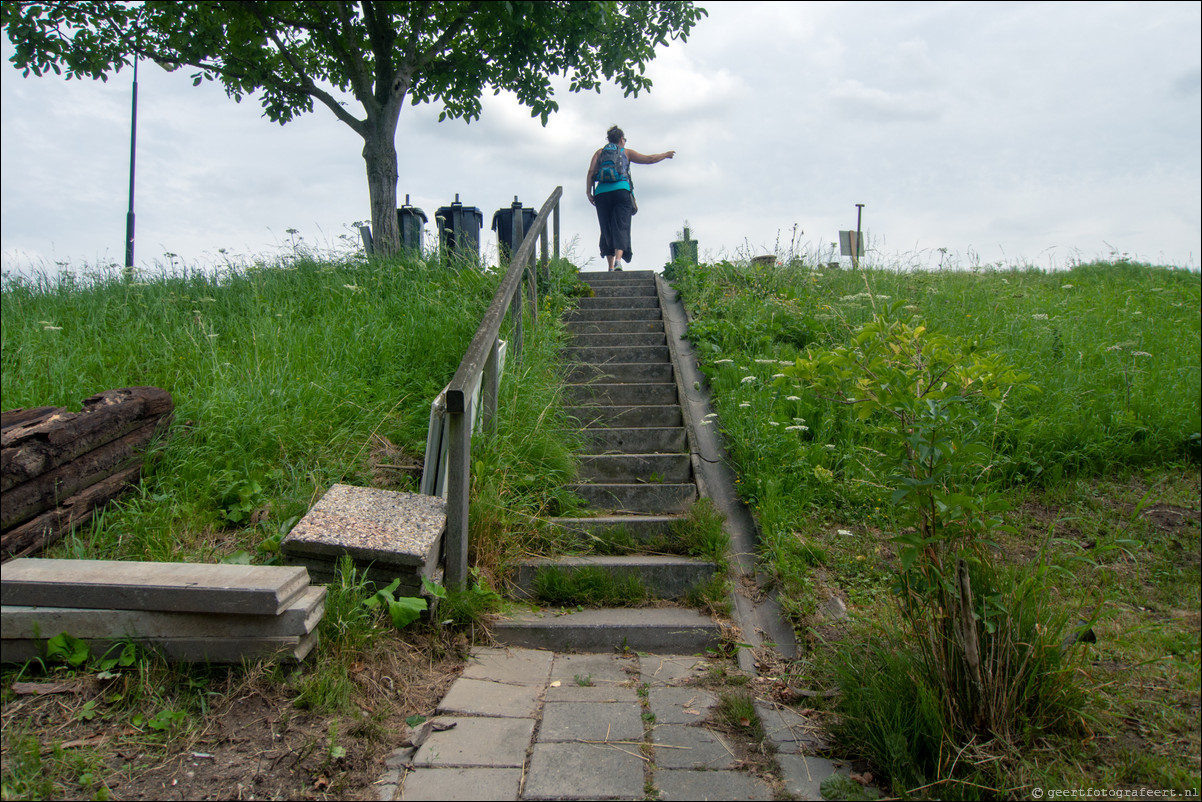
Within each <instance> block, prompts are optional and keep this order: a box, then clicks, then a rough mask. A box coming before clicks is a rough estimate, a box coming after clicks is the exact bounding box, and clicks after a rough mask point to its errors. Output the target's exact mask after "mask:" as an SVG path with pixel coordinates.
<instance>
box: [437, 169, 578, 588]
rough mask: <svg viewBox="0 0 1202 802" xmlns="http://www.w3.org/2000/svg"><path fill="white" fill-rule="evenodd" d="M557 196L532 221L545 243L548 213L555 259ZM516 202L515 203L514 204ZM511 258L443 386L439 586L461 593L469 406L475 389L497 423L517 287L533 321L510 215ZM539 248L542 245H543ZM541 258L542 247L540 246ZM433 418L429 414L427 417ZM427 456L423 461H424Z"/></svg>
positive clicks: (529, 251) (524, 245) (522, 253)
mask: <svg viewBox="0 0 1202 802" xmlns="http://www.w3.org/2000/svg"><path fill="white" fill-rule="evenodd" d="M562 196H563V187H556V188H555V191H554V192H552V193H551V196H550V197H549V198H547V200H546V202H544V203H543V205H542V208H541V209H540V210H539V212H538V214H537V215H536V217H535V224H534V227H535V228H537V229H539V231H540V237H543V238H545V236H546V226H547V218H548V217H551V216H552V213H554V220H555V248H556V250H555V253H556V258H558V253H559V199H560V198H561V197H562ZM515 200H516V199H515ZM514 224H515V225H514V234H515V237H514V252H513V253H512V254H511V256H510V259H511V261H510V263H509V267H508V269H506V270H505V275H504V277H503V278H502V279H501V286H500V287H499V288H498V289H497V292H496V294H495V295H494V296H493V300H492V303H491V304H489V307H488V311H487V312H485V313H484V319H483V320H482V321H481V322H480V326H479V328H477V329H476V334H475V336H474V337H473V338H472V342H471V345H469V346H468V349H467V352H466V353H465V354H464V356H463V359H462V360H461V361H460V362H459V367H458V368H457V369H456V371H455V376H454V377H453V378H452V379H451V382H450V384H448V385H447V387H446V390H445V391H444V395H443V397H444V398H445V415H446V418H445V421H446V426H447V429H446V440H445V441H444V442H446V447H447V449H446V455H447V466H446V467H447V473H446V479H445V482H443V486H444V487H445V488H446V497H447V532H446V544H445V548H444V559H445V560H446V573H445V577H444V579H445V582H446V586H447V587H455V588H464V587H466V586H467V580H468V569H467V554H468V545H469V544H468V528H469V526H468V511H469V493H470V489H471V451H472V419H473V416H474V410H475V404H476V403H477V402H476V401H475V400H473V395H474V393H475V392H476V388H477V387H479V388H480V401H479V403H480V405H481V406H480V411H481V419H482V420H483V422H484V425H485V426H486V427H490V426H491V427H495V425H496V424H495V421H496V419H497V417H498V416H497V414H496V413H497V405H498V399H497V390H498V384H499V375H498V374H499V372H500V354H499V344H498V336H499V334H500V331H501V328H502V326H503V325H504V321H505V315H506V313H507V312H508V313H509V314H510V315H511V316H512V317H513V334H512V339H511V341H510V343H509V345H508V349H509V351H510V352H511V357H512V358H513V359H520V357H521V353H522V317H523V315H524V312H525V310H524V308H523V301H524V300H525V298H524V296H525V291H524V290H523V288H522V282H523V281H525V280H527V279H529V280H530V281H531V293H532V296H533V297H532V300H533V308H532V318H531V321H532V322H533V321H534V320H535V319H536V318H535V317H533V316H535V315H537V308H538V299H537V291H538V288H537V283H536V275H535V267H534V260H535V247H536V244H537V243H536V242H535V238H534V237H530V238H529V241H527V238H526V237H525V236H523V233H524V232H523V230H522V229H523V228H524V221H523V220H522V214H521V212H520V211H519V212H518V213H517V214H515V215H514ZM544 242H545V240H544ZM543 250H544V253H545V251H546V246H545V244H544V246H543ZM431 414H432V415H433V413H431ZM429 456H430V455H429V454H427V458H429Z"/></svg>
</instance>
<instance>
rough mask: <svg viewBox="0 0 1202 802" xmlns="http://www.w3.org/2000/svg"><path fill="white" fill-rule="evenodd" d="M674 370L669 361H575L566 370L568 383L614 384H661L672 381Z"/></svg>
mask: <svg viewBox="0 0 1202 802" xmlns="http://www.w3.org/2000/svg"><path fill="white" fill-rule="evenodd" d="M674 376H675V371H674V370H673V369H672V363H671V362H609V363H607V364H605V365H588V364H584V363H577V364H575V365H573V366H572V367H571V369H570V370H568V374H567V380H568V382H569V383H570V384H587V383H589V382H600V383H601V384H616V383H620V382H653V383H659V384H663V383H665V382H670V381H673V377H674Z"/></svg>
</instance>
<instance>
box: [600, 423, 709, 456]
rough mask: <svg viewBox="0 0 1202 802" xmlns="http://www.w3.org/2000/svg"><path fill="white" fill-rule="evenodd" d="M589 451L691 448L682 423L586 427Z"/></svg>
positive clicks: (664, 451)
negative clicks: (626, 427)
mask: <svg viewBox="0 0 1202 802" xmlns="http://www.w3.org/2000/svg"><path fill="white" fill-rule="evenodd" d="M584 438H585V448H586V449H588V453H590V454H677V453H681V452H684V451H687V450H688V440H687V438H686V437H685V431H684V427H683V426H662V427H650V426H648V427H643V428H637V429H635V428H630V429H613V428H609V429H585V430H584Z"/></svg>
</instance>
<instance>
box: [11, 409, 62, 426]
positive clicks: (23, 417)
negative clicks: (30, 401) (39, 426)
mask: <svg viewBox="0 0 1202 802" xmlns="http://www.w3.org/2000/svg"><path fill="white" fill-rule="evenodd" d="M66 411H67V409H66V408H65V407H31V408H29V409H10V410H8V411H7V412H0V431H4V430H6V429H11V428H12V427H14V426H26V425H28V424H30V423H33V422H34V421H39V420H42V419H44V418H48V417H50V416H51V415H53V414H54V413H56V412H66Z"/></svg>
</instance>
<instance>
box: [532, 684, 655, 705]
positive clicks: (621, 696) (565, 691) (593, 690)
mask: <svg viewBox="0 0 1202 802" xmlns="http://www.w3.org/2000/svg"><path fill="white" fill-rule="evenodd" d="M555 682H557V683H559V684H558V685H552V686H551V687H548V688H547V697H546V698H547V701H548V702H637V701H639V693H638V691H637V690H636V689H634V688H631V687H628V686H625V685H617V684H615V683H613V682H597V681H596V680H594V684H592V685H577V684H576V682H575V681H574V680H568V681H566V682H564V681H562V680H555Z"/></svg>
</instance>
